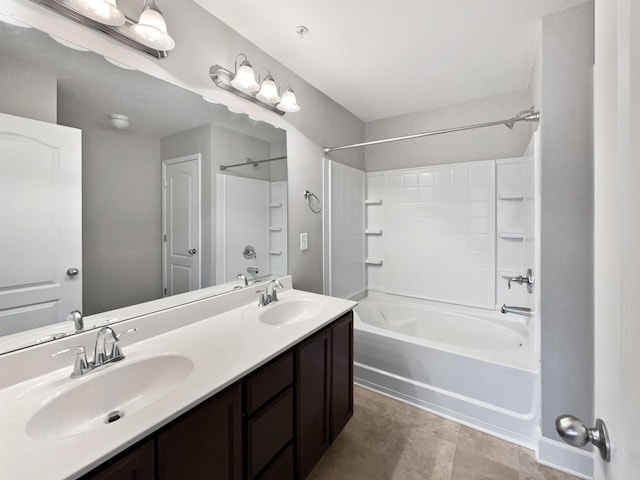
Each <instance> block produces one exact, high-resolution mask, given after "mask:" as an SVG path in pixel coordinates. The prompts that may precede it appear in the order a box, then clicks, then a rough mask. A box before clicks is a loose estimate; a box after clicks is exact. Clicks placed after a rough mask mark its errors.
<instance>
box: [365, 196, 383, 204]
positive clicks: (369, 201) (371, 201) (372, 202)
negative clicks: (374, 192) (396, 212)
mask: <svg viewBox="0 0 640 480" xmlns="http://www.w3.org/2000/svg"><path fill="white" fill-rule="evenodd" d="M364 204H365V205H382V199H381V198H372V199H371V200H365V201H364Z"/></svg>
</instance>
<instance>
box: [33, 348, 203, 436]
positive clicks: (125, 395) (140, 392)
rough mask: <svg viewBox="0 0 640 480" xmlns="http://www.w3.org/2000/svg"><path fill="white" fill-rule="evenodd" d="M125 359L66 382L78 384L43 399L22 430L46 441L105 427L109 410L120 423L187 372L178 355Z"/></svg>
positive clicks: (186, 361)
mask: <svg viewBox="0 0 640 480" xmlns="http://www.w3.org/2000/svg"><path fill="white" fill-rule="evenodd" d="M126 362H127V359H126V358H125V359H124V360H122V364H119V365H116V364H114V365H110V366H108V367H106V368H105V369H104V370H103V371H101V372H97V371H96V372H94V373H89V374H87V376H86V377H83V378H81V379H73V380H70V382H78V385H76V386H72V387H71V388H70V389H65V390H62V391H60V392H59V393H57V394H56V395H54V396H53V397H51V398H49V399H48V400H47V401H46V403H45V404H44V405H43V406H42V407H41V408H40V409H39V410H38V411H37V412H36V413H35V414H34V415H33V416H32V417H31V419H30V420H29V422H28V423H27V427H26V432H27V434H28V435H29V436H30V437H32V438H36V439H42V440H46V439H54V438H61V437H68V436H71V435H77V434H80V433H84V432H87V431H89V430H93V429H96V428H107V427H108V426H109V425H108V423H109V422H107V417H108V416H109V415H110V414H112V412H117V414H116V413H114V414H112V422H114V421H115V422H117V421H121V420H120V419H122V418H126V417H127V416H128V415H130V414H132V413H133V412H135V411H136V410H140V409H141V408H144V407H146V406H147V405H149V404H151V403H153V402H155V401H156V400H158V399H160V398H162V397H163V396H164V395H166V394H167V393H169V392H170V391H171V390H173V389H174V388H175V387H176V386H178V385H180V384H181V383H182V382H183V381H184V380H185V379H186V378H187V377H188V376H189V374H190V373H191V371H192V370H193V362H192V361H191V360H190V359H188V358H186V357H183V356H180V355H165V356H158V357H150V358H145V359H143V360H139V361H135V362H132V363H126ZM114 419H115V420H114Z"/></svg>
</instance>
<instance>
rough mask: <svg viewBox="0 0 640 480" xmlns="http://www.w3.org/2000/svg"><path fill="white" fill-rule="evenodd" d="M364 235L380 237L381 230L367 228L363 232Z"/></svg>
mask: <svg viewBox="0 0 640 480" xmlns="http://www.w3.org/2000/svg"><path fill="white" fill-rule="evenodd" d="M364 234H365V235H382V229H381V228H367V229H366V230H365V231H364Z"/></svg>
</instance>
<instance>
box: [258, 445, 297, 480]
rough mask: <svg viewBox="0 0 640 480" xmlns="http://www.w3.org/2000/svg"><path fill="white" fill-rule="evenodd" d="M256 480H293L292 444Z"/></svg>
mask: <svg viewBox="0 0 640 480" xmlns="http://www.w3.org/2000/svg"><path fill="white" fill-rule="evenodd" d="M256 480H293V444H291V445H289V446H288V447H287V448H286V450H285V451H284V452H282V453H281V454H280V455H278V458H276V460H275V461H274V462H273V463H272V464H271V465H270V466H269V468H267V469H266V470H265V471H264V472H262V474H260V475H258V477H257V478H256Z"/></svg>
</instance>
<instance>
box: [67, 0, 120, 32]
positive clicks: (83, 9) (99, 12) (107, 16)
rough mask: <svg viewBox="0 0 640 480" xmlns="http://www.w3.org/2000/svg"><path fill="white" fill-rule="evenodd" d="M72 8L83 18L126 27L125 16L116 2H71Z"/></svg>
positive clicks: (84, 0)
mask: <svg viewBox="0 0 640 480" xmlns="http://www.w3.org/2000/svg"><path fill="white" fill-rule="evenodd" d="M70 3H71V6H72V7H73V8H74V9H75V10H77V11H78V12H79V13H81V14H82V15H83V16H85V17H87V18H90V19H91V20H95V21H96V22H99V23H102V24H104V25H111V26H112V27H119V26H120V25H124V22H125V18H124V14H123V13H122V12H121V11H120V10H119V9H118V5H117V4H116V0H71V2H70Z"/></svg>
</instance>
